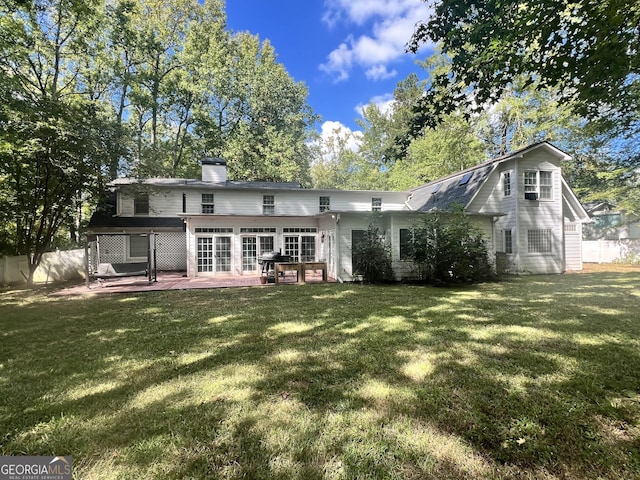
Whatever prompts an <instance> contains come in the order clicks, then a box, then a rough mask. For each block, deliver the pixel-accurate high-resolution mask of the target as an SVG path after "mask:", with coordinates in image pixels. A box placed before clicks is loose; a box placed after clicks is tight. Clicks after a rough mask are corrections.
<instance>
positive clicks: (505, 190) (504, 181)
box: [502, 170, 511, 197]
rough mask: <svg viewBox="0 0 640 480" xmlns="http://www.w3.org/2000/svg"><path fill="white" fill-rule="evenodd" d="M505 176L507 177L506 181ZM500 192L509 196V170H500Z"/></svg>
mask: <svg viewBox="0 0 640 480" xmlns="http://www.w3.org/2000/svg"><path fill="white" fill-rule="evenodd" d="M507 178H508V179H509V181H508V182H507ZM507 187H508V188H507ZM502 193H503V194H504V196H505V197H510V196H511V170H506V171H504V172H502Z"/></svg>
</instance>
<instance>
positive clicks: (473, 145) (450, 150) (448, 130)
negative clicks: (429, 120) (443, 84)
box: [389, 113, 486, 190]
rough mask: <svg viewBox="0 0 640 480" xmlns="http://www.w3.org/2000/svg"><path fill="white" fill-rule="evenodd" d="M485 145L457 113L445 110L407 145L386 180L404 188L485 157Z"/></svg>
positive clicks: (472, 127) (445, 174) (471, 126)
mask: <svg viewBox="0 0 640 480" xmlns="http://www.w3.org/2000/svg"><path fill="white" fill-rule="evenodd" d="M485 151H486V145H485V144H483V143H482V142H481V141H480V139H479V138H478V136H477V133H476V130H475V128H474V126H473V125H472V124H471V123H470V122H469V121H468V120H467V119H466V118H464V116H463V115H461V114H453V113H452V114H449V115H447V116H446V117H445V118H444V119H443V120H442V122H441V123H440V124H439V125H438V126H437V127H436V128H434V129H428V130H426V131H425V132H424V133H423V134H422V135H421V136H420V137H418V138H415V139H414V140H413V141H412V142H411V143H410V144H409V146H408V149H407V155H406V157H405V158H404V159H402V160H400V161H398V162H396V163H395V164H394V165H393V167H392V168H391V172H390V176H389V184H390V186H391V187H392V188H395V189H401V190H404V189H408V188H413V187H416V186H418V185H420V184H423V183H427V182H430V181H432V180H435V179H437V178H441V177H444V176H447V175H449V174H451V173H454V172H456V171H460V170H464V169H465V168H469V167H471V166H473V165H476V164H477V163H479V162H480V161H482V160H483V159H484V158H485Z"/></svg>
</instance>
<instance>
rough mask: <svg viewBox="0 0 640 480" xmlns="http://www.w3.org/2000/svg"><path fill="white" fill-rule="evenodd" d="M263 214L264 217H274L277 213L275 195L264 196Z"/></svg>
mask: <svg viewBox="0 0 640 480" xmlns="http://www.w3.org/2000/svg"><path fill="white" fill-rule="evenodd" d="M262 213H263V214H264V215H273V214H274V213H276V197H275V195H263V196H262Z"/></svg>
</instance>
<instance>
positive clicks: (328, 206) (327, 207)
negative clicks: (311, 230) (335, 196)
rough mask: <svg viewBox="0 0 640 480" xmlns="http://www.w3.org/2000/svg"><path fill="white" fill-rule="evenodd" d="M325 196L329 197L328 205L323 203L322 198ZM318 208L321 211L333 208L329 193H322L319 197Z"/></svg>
mask: <svg viewBox="0 0 640 480" xmlns="http://www.w3.org/2000/svg"><path fill="white" fill-rule="evenodd" d="M323 198H326V199H327V202H328V203H327V204H326V205H323V204H322V199H323ZM318 208H319V210H320V213H322V212H328V211H330V210H331V197H330V196H329V195H320V197H319V198H318Z"/></svg>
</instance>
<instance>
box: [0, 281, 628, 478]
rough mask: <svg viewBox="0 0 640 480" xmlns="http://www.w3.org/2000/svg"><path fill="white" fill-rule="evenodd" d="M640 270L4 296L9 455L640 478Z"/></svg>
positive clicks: (291, 470)
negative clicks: (431, 284)
mask: <svg viewBox="0 0 640 480" xmlns="http://www.w3.org/2000/svg"><path fill="white" fill-rule="evenodd" d="M639 312H640V269H631V270H629V271H625V272H622V273H619V272H596V273H589V274H581V275H579V274H572V275H562V276H535V277H534V276H532V277H526V278H518V279H514V280H512V281H508V282H503V283H495V284H483V285H479V286H475V287H464V288H455V289H435V288H427V287H415V286H360V285H337V284H333V285H307V286H282V287H269V288H245V289H220V290H207V291H202V290H192V291H171V292H156V293H141V294H135V295H116V294H114V295H109V296H96V297H75V298H61V297H53V296H48V295H46V292H40V293H37V292H36V293H33V292H31V293H30V292H24V291H4V292H1V293H0V435H1V436H0V454H1V455H53V454H56V455H66V454H69V455H72V456H73V460H74V473H75V476H76V477H77V478H83V479H86V478H88V479H104V478H122V479H129V478H130V479H139V478H149V479H151V478H153V479H163V478H166V479H174V478H180V479H182V478H222V479H226V478H258V479H281V478H304V479H314V478H318V479H319V478H326V479H342V478H345V479H355V478H380V479H382V478H385V479H387V478H398V479H412V478H415V479H423V478H435V479H469V478H473V479H475V478H479V479H512V478H513V479H552V478H558V479H560V478H562V479H574V478H575V479H583V478H589V479H591V478H592V479H596V478H599V479H628V478H640V369H639V368H638V366H639V365H640V316H639Z"/></svg>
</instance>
